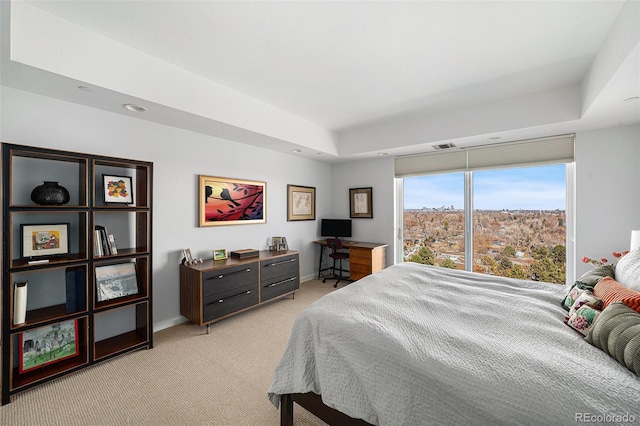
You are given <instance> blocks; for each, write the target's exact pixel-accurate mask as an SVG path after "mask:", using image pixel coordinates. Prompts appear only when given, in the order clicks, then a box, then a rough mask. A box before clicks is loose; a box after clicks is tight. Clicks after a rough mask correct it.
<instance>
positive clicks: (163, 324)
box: [153, 315, 189, 333]
mask: <svg viewBox="0 0 640 426" xmlns="http://www.w3.org/2000/svg"><path fill="white" fill-rule="evenodd" d="M187 321H189V320H188V319H186V318H185V317H183V316H182V315H181V316H177V317H175V318H171V319H168V320H164V321H162V322H157V323H155V324H153V332H154V333H157V332H158V331H160V330H164V329H165V328H169V327H173V326H174V325H179V324H182V323H184V322H187Z"/></svg>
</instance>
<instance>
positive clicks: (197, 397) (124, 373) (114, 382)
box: [0, 280, 334, 426]
mask: <svg viewBox="0 0 640 426" xmlns="http://www.w3.org/2000/svg"><path fill="white" fill-rule="evenodd" d="M331 291H334V288H333V282H331V283H329V282H327V283H326V284H323V283H322V282H321V281H320V280H312V281H308V282H305V283H302V284H301V285H300V290H299V291H298V292H296V296H295V299H291V298H290V297H289V298H284V299H280V300H277V301H274V302H272V303H269V304H266V305H264V306H261V307H258V308H256V309H253V310H250V311H247V312H244V313H242V314H239V315H236V316H233V317H230V318H228V319H226V320H224V321H221V322H219V323H215V324H213V325H212V327H211V334H208V335H207V334H206V327H198V326H196V325H193V324H190V323H185V324H181V325H178V326H176V327H171V328H169V329H166V330H162V331H160V332H158V333H155V335H154V348H153V349H151V350H142V351H137V352H133V353H129V354H125V355H123V356H120V357H118V358H114V359H112V360H109V361H106V362H103V363H101V364H98V365H95V366H92V367H90V368H86V369H84V370H82V371H79V372H76V373H73V374H70V375H68V376H66V377H63V378H60V379H58V380H53V381H51V382H49V383H46V384H44V385H41V386H38V387H36V388H34V389H31V390H28V391H25V392H22V393H20V394H17V395H16V396H15V397H14V400H13V402H11V403H10V404H7V405H5V406H3V407H1V408H0V424H2V425H128V424H136V425H225V426H226V425H230V426H231V425H233V426H235V425H252V426H255V425H278V424H279V422H280V417H279V411H278V410H277V409H276V408H275V407H274V406H273V405H272V404H271V403H270V402H269V401H268V400H267V389H268V388H269V385H270V384H271V378H272V375H273V372H274V370H275V367H276V365H277V363H278V361H279V359H280V356H281V355H282V353H283V351H284V347H285V346H286V343H287V340H288V338H289V334H290V331H291V327H292V325H293V322H294V320H295V318H296V317H297V315H298V314H299V313H300V312H301V311H302V310H303V309H304V308H305V307H306V306H308V305H309V304H311V303H313V302H314V301H315V300H317V299H319V298H320V297H322V296H323V295H325V294H327V293H329V292H331ZM294 423H295V425H296V426H307V425H324V424H325V423H323V422H322V421H320V420H318V419H317V418H316V417H314V416H313V415H311V414H310V413H308V412H307V411H306V410H304V409H303V408H301V407H298V406H296V407H295V409H294Z"/></svg>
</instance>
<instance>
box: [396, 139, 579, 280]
mask: <svg viewBox="0 0 640 426" xmlns="http://www.w3.org/2000/svg"><path fill="white" fill-rule="evenodd" d="M546 141H548V140H545V142H546ZM553 147H555V148H557V147H556V146H553ZM572 147H573V142H572V139H571V150H572ZM500 148H501V149H503V150H504V147H502V146H500ZM525 148H526V149H530V148H531V145H529V146H526V147H525ZM533 148H534V151H535V148H536V146H535V143H534V144H533ZM546 148H548V146H547V147H546ZM546 148H545V147H542V150H543V151H544V150H545V149H546ZM509 149H511V150H512V151H513V149H514V147H510V148H509ZM515 149H516V150H522V147H521V146H518V147H515ZM547 151H548V150H547ZM496 152H497V153H498V154H500V152H499V151H496ZM436 155H440V154H436ZM436 155H430V156H429V157H431V158H428V161H427V163H424V164H428V163H429V162H431V164H437V165H438V167H439V168H437V170H436V172H435V173H434V174H422V175H419V174H417V173H415V172H416V171H418V170H420V167H422V166H423V165H424V164H422V165H420V164H419V163H420V161H422V160H423V159H418V162H416V158H415V157H414V158H411V159H410V162H408V163H405V164H403V163H402V162H400V163H399V162H398V159H396V175H397V177H400V178H401V179H399V185H398V186H397V188H398V202H399V205H401V206H402V215H401V217H402V222H401V223H399V227H400V228H401V229H402V232H399V234H401V238H402V246H401V247H402V248H403V250H402V255H401V256H399V258H398V260H400V261H413V262H419V263H426V264H431V265H438V266H442V267H447V268H454V269H465V270H469V271H471V270H472V271H475V272H481V273H487V274H493V275H500V276H507V277H514V278H524V279H533V280H539V281H547V282H554V283H558V284H564V283H566V282H572V280H573V271H574V266H575V265H574V263H573V262H571V261H569V262H567V259H572V258H573V256H572V253H573V246H572V241H573V238H572V230H573V226H572V224H573V219H572V212H573V209H572V206H573V163H572V162H571V161H566V160H565V161H562V159H560V161H557V162H556V163H555V164H554V163H553V162H550V161H549V160H548V159H547V160H545V161H542V162H541V163H543V164H537V165H530V164H526V162H521V163H522V165H517V166H515V167H506V166H505V165H503V166H502V167H498V166H495V165H494V166H493V167H487V164H486V162H487V161H488V162H494V163H496V162H497V161H496V159H495V158H494V157H492V155H491V153H490V152H489V153H488V152H483V153H480V154H478V153H474V154H468V153H467V152H465V151H453V152H451V153H447V157H444V156H443V157H441V158H442V159H446V158H449V159H453V160H452V161H449V162H447V161H441V160H440V159H438V158H435V157H436ZM460 155H464V156H465V158H466V160H465V162H466V166H465V167H464V169H465V170H464V171H456V172H454V173H447V170H443V168H442V167H441V166H442V165H443V164H447V166H451V164H452V163H455V162H456V161H458V162H459V160H460ZM545 155H546V154H545ZM498 156H499V155H498ZM425 157H426V156H425ZM507 157H509V156H507ZM516 157H517V158H519V156H514V155H511V158H516ZM535 157H536V155H532V156H531V157H530V158H535ZM471 158H473V159H474V161H477V159H481V160H482V161H485V164H483V165H482V166H480V167H477V168H476V169H472V168H470V167H469V163H470V159H471ZM570 159H571V160H572V157H571V158H570ZM534 163H535V162H534ZM398 164H400V169H402V167H404V166H405V165H407V164H408V165H409V166H410V167H413V169H412V174H413V175H412V176H398ZM416 164H418V166H417V168H416ZM446 168H450V167H445V169H446ZM453 168H454V169H456V168H457V169H460V168H462V167H453ZM399 236H400V235H399ZM567 242H569V244H567Z"/></svg>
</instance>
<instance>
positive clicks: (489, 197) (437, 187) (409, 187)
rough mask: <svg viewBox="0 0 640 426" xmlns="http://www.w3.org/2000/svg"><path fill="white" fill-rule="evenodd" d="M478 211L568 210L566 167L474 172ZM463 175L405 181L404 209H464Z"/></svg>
mask: <svg viewBox="0 0 640 426" xmlns="http://www.w3.org/2000/svg"><path fill="white" fill-rule="evenodd" d="M473 176H474V178H473V180H474V182H473V183H474V200H473V203H474V205H473V208H474V209H476V210H502V209H509V210H515V209H525V210H555V209H560V210H564V209H565V204H566V200H565V191H566V189H565V188H566V183H565V165H564V164H554V165H550V166H537V167H521V168H510V169H499V170H486V171H477V172H474V175H473ZM463 203H464V173H450V174H441V175H428V176H417V177H411V178H405V179H404V208H405V209H420V208H422V207H428V208H430V207H441V206H446V207H450V206H452V205H453V206H454V207H455V208H456V209H462V208H463V207H464V205H463Z"/></svg>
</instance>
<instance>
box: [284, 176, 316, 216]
mask: <svg viewBox="0 0 640 426" xmlns="http://www.w3.org/2000/svg"><path fill="white" fill-rule="evenodd" d="M295 220H316V189H315V188H314V187H312V186H297V185H287V221H295Z"/></svg>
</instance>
